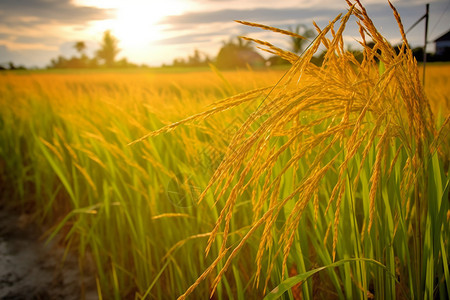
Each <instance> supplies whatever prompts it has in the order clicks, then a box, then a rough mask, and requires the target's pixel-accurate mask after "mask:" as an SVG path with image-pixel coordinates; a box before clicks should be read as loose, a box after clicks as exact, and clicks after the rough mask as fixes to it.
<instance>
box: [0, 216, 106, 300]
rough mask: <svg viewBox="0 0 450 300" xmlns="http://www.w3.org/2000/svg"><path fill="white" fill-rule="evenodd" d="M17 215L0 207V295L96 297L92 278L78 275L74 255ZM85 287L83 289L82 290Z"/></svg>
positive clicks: (9, 298) (6, 298)
mask: <svg viewBox="0 0 450 300" xmlns="http://www.w3.org/2000/svg"><path fill="white" fill-rule="evenodd" d="M28 219H29V218H28V217H27V215H18V214H15V213H11V212H8V211H5V210H4V209H1V208H0V299H1V300H19V299H20V300H22V299H30V300H38V299H65V300H66V299H67V300H72V299H73V300H79V299H87V300H93V299H98V297H97V293H96V287H95V279H94V278H92V277H91V278H89V277H88V278H84V279H83V278H81V276H80V272H79V268H78V261H77V258H76V256H75V255H71V254H69V255H67V257H66V259H65V260H64V262H63V256H64V249H63V248H62V247H60V246H57V245H56V244H55V243H48V244H46V243H45V240H42V239H41V238H40V237H41V236H42V232H41V231H40V230H39V229H38V228H37V227H36V226H33V225H31V224H30V222H28ZM82 290H84V292H82Z"/></svg>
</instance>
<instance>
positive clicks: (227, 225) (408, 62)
mask: <svg viewBox="0 0 450 300" xmlns="http://www.w3.org/2000/svg"><path fill="white" fill-rule="evenodd" d="M395 13H396V12H395V10H394V14H395ZM352 14H353V15H354V16H356V17H357V18H359V20H360V22H361V28H362V29H361V39H362V40H364V39H365V38H366V37H368V36H371V38H372V39H373V40H374V41H375V47H374V48H373V49H370V48H368V47H366V48H365V52H364V54H365V56H364V60H363V62H362V63H359V62H357V61H356V60H355V59H354V57H352V56H351V55H350V54H349V53H348V52H346V51H345V50H344V49H345V47H344V44H343V41H342V33H343V31H344V29H345V24H346V22H347V21H348V18H349V17H350V15H352ZM246 25H249V26H256V27H259V28H260V29H261V30H273V31H277V30H276V29H274V28H270V27H265V26H261V25H258V24H253V23H246ZM400 30H401V28H400ZM317 32H318V38H316V40H315V41H314V42H313V43H312V45H311V46H310V47H309V48H308V50H307V51H306V52H305V53H303V55H302V56H301V57H298V56H296V55H295V54H293V53H289V52H286V51H284V50H281V49H278V48H276V47H275V46H273V45H271V44H268V43H267V42H263V41H258V40H253V41H254V42H256V43H259V44H260V45H261V46H262V47H265V48H266V49H268V50H269V51H272V52H274V53H277V54H278V55H280V56H282V57H284V58H285V59H287V60H289V61H290V62H291V63H292V67H291V68H290V69H289V70H287V71H271V70H264V71H252V70H241V71H227V72H220V71H218V70H216V69H215V68H213V67H212V68H211V69H210V70H203V71H198V72H179V73H166V72H158V71H136V72H126V73H120V72H111V73H108V72H104V71H102V72H95V71H92V72H79V73H70V72H69V73H51V72H22V73H14V72H5V73H3V74H0V78H1V80H0V177H1V186H0V187H1V190H2V200H1V201H2V204H3V205H5V206H8V207H9V208H12V209H20V210H22V211H25V212H27V213H31V214H32V216H33V221H34V222H35V223H37V224H40V225H42V226H45V227H46V228H48V230H47V232H46V234H45V237H46V238H47V239H55V238H57V239H59V243H60V244H61V245H64V246H65V247H66V249H67V251H70V252H73V253H76V254H77V255H78V257H79V265H80V269H81V270H82V272H85V273H90V274H94V277H95V278H96V285H97V290H98V296H99V298H100V299H174V298H177V297H180V298H181V299H183V298H189V299H205V298H208V297H212V298H214V299H261V298H263V297H266V298H267V299H277V298H279V297H283V298H286V299H312V298H314V299H373V298H375V299H395V298H398V299H448V297H449V292H450V275H449V266H450V265H449V262H448V259H449V254H450V253H449V249H450V248H449V247H450V245H449V243H450V241H449V234H450V226H449V221H450V220H449V219H450V213H449V178H450V177H449V173H448V167H449V157H450V154H449V153H450V152H449V146H450V142H449V141H450V135H449V133H450V121H449V120H450V119H449V108H450V100H449V97H450V93H449V92H450V89H449V81H450V65H448V64H447V65H428V66H427V77H426V86H425V87H422V84H421V79H420V77H419V73H421V70H420V66H417V63H416V62H415V60H414V59H413V58H412V56H411V52H410V50H409V48H407V46H406V45H404V46H403V49H402V51H400V53H399V54H396V53H395V52H394V51H393V50H392V49H391V48H390V47H388V44H387V42H386V41H385V40H384V39H383V37H382V36H381V35H379V33H378V32H377V31H376V29H375V28H374V27H373V24H371V22H370V19H369V18H368V17H367V15H366V13H365V11H364V9H363V8H362V7H359V8H357V7H352V8H351V9H350V10H349V13H348V14H347V15H344V16H341V17H340V18H336V19H335V20H334V21H332V22H330V25H329V26H327V27H326V28H322V29H320V28H317ZM281 33H284V34H289V33H287V32H281ZM319 46H320V47H325V48H327V49H328V54H327V55H326V57H325V61H324V63H323V65H322V66H321V67H317V66H315V65H313V64H311V63H310V62H309V60H310V59H311V57H312V55H313V54H315V52H316V51H317V50H318V49H319ZM377 50H381V51H379V52H377Z"/></svg>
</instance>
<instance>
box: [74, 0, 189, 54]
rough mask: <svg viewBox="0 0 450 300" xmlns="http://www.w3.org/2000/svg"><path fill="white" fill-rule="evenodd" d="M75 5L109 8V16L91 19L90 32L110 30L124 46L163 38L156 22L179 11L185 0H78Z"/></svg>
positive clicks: (179, 12) (145, 43)
mask: <svg viewBox="0 0 450 300" xmlns="http://www.w3.org/2000/svg"><path fill="white" fill-rule="evenodd" d="M75 3H76V4H77V5H80V6H81V5H83V6H92V7H97V8H103V9H111V10H112V13H113V16H114V17H113V18H111V19H106V20H100V21H93V22H91V24H92V27H91V31H92V32H93V33H94V34H98V32H102V31H105V30H111V31H112V33H113V34H114V35H115V36H116V37H117V38H118V39H119V40H120V42H121V46H122V47H125V48H133V47H140V46H141V47H142V46H145V45H148V44H149V43H150V42H152V41H155V40H158V39H161V38H163V34H162V30H163V28H164V26H162V25H160V24H158V23H159V22H160V21H161V20H162V19H163V18H164V17H167V16H169V15H178V14H181V13H182V12H183V11H184V10H185V8H186V4H185V2H183V1H182V0H165V1H158V3H157V4H155V3H154V2H151V1H143V0H130V1H106V0H78V1H76V2H75Z"/></svg>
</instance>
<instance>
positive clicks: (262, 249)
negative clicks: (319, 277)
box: [130, 0, 449, 299]
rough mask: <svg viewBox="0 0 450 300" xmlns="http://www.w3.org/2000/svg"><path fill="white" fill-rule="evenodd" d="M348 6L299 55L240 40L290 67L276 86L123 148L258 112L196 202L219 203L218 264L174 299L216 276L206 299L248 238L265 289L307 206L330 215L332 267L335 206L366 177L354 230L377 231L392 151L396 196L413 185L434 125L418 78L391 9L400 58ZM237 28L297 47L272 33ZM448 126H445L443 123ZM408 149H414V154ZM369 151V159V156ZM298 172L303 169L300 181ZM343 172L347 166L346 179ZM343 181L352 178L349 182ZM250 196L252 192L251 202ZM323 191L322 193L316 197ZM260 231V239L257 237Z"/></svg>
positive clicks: (361, 12) (359, 10) (363, 14)
mask: <svg viewBox="0 0 450 300" xmlns="http://www.w3.org/2000/svg"><path fill="white" fill-rule="evenodd" d="M347 3H348V5H349V9H348V11H347V13H346V14H344V15H343V16H342V15H339V16H337V17H336V18H335V19H333V20H332V21H331V22H329V24H328V25H327V26H325V27H324V28H319V27H318V26H317V24H315V23H314V26H315V28H316V31H317V37H316V38H315V39H314V40H313V41H311V44H310V46H309V47H308V48H307V50H306V51H305V52H304V53H303V54H302V55H301V56H298V55H296V54H293V53H290V52H288V51H285V50H282V49H281V48H278V47H276V46H274V45H272V44H271V43H269V42H266V41H262V40H258V39H253V38H248V37H244V39H246V40H248V41H252V42H254V43H256V44H258V45H259V47H260V48H262V49H264V50H265V51H268V52H269V53H272V54H276V55H279V56H280V57H282V58H284V59H286V60H288V61H289V62H290V63H291V64H292V67H291V68H290V69H289V70H288V71H287V73H286V74H285V76H284V77H283V80H280V81H279V82H278V83H276V84H274V85H273V86H271V87H266V88H261V89H256V90H253V91H249V92H246V93H242V94H239V95H237V96H234V97H230V98H228V99H224V100H222V101H219V102H217V103H215V104H214V105H213V106H212V108H210V109H209V110H206V111H205V112H202V113H199V114H196V115H193V116H191V117H188V118H186V119H184V120H182V121H180V122H177V123H174V124H170V125H167V126H165V127H163V128H161V129H159V130H157V131H154V132H151V133H149V134H147V135H145V136H144V137H142V138H140V139H138V140H136V141H134V142H131V143H130V145H132V144H134V143H136V142H139V141H142V140H144V139H146V138H148V137H151V136H155V135H158V134H162V133H165V132H169V131H171V130H174V129H175V128H176V127H178V126H180V125H183V124H189V123H192V122H196V121H201V120H204V119H206V118H209V117H212V116H214V115H215V114H217V113H220V112H223V111H226V110H228V109H231V108H235V107H238V106H240V105H242V104H245V103H250V102H252V103H255V106H257V108H256V109H255V111H254V112H253V113H251V114H250V116H249V117H248V118H247V119H246V120H245V122H244V123H243V124H242V126H241V127H240V128H239V130H238V131H237V132H236V134H235V135H234V137H233V139H232V140H231V142H230V144H229V147H228V150H227V152H226V154H225V157H224V158H223V160H222V162H221V163H220V165H219V166H218V168H217V169H216V171H215V172H214V174H213V175H212V177H211V179H210V181H209V183H208V185H207V187H206V188H205V190H204V191H203V193H202V194H201V196H200V200H199V201H201V200H202V199H203V198H204V197H206V195H207V193H208V192H211V193H212V194H213V197H215V202H216V203H217V201H223V208H222V210H221V212H220V214H219V216H218V218H217V220H216V224H215V226H214V228H213V229H212V231H211V232H210V233H209V234H208V238H209V239H208V244H207V247H206V253H208V252H209V250H210V249H211V247H212V245H213V244H214V243H216V242H217V241H216V237H217V235H218V234H219V233H221V235H222V238H221V243H222V244H221V245H220V250H219V253H218V257H217V258H216V259H215V260H214V262H213V263H212V264H211V266H210V267H208V268H207V269H206V270H205V271H204V273H203V274H202V275H200V277H199V278H198V279H197V280H196V282H195V283H193V284H192V286H191V287H190V288H189V289H188V290H186V292H185V293H184V294H183V295H182V296H181V297H180V299H185V298H186V297H187V296H188V295H189V294H190V293H191V292H192V291H193V290H194V289H195V288H196V287H197V286H198V285H199V284H200V283H201V281H203V280H205V279H206V278H207V277H208V276H210V275H211V274H212V273H213V271H214V270H215V272H216V273H217V274H216V276H215V278H214V280H213V282H212V286H211V288H212V290H211V295H212V294H213V293H214V292H215V289H216V288H217V286H218V284H219V282H220V280H221V279H222V277H223V276H224V274H225V272H226V271H227V269H228V267H229V266H230V264H231V262H232V261H233V259H234V258H235V257H236V255H237V254H238V253H239V251H240V250H241V249H242V248H243V247H244V245H245V244H246V243H247V242H248V241H249V239H250V238H251V237H252V236H254V235H258V237H259V246H258V251H257V255H256V257H255V261H256V274H255V285H256V286H258V283H259V280H260V278H261V277H262V276H261V275H262V270H263V265H264V264H263V260H264V257H266V256H268V255H270V254H271V253H275V255H274V256H272V257H270V258H269V259H268V262H267V274H266V279H265V288H266V287H267V284H268V282H269V278H270V277H271V273H272V270H273V269H274V264H275V259H277V257H278V256H281V257H280V259H282V274H284V273H285V270H286V269H287V263H288V260H289V255H290V252H291V248H292V245H293V243H294V241H295V239H296V233H297V232H298V230H299V225H300V224H301V223H300V221H301V220H302V216H303V214H304V212H305V210H306V208H307V206H308V205H309V204H310V203H311V204H312V207H313V211H314V213H313V214H314V216H313V218H314V220H317V219H318V218H320V216H319V213H318V211H319V206H320V205H321V204H322V203H323V204H324V205H325V207H326V209H325V214H327V212H328V211H329V210H333V211H334V218H333V222H332V224H329V225H328V228H327V231H326V234H325V237H324V244H325V245H328V243H327V240H328V237H329V236H330V235H332V236H333V238H332V244H331V247H332V258H333V260H335V259H336V257H338V256H339V253H338V244H339V239H338V237H339V230H340V229H339V228H340V226H339V223H340V218H341V204H342V203H343V199H345V197H346V192H348V191H347V190H346V189H348V188H350V189H351V188H353V189H355V190H357V189H358V188H359V184H360V178H359V177H360V174H361V171H362V170H363V169H364V170H368V173H369V174H365V176H366V177H367V176H369V177H370V181H369V185H370V186H369V195H368V198H369V202H370V203H369V211H368V217H367V218H366V220H365V221H364V222H363V224H362V230H361V237H362V239H364V237H365V235H366V232H370V231H371V230H372V228H373V225H374V224H375V222H376V213H377V202H378V199H379V197H380V196H379V192H378V190H379V187H380V185H381V184H382V182H383V178H384V176H385V175H386V176H388V174H390V173H391V170H392V168H393V166H394V165H395V161H396V160H397V157H398V153H399V151H400V150H399V149H400V148H402V149H405V150H406V151H405V152H407V153H409V154H410V157H408V158H407V159H406V165H405V166H404V174H405V177H404V178H403V181H402V182H401V189H402V191H407V190H409V188H410V186H411V184H414V181H415V180H416V178H417V176H418V175H417V174H418V172H419V171H420V165H421V163H422V161H421V160H422V159H423V157H424V156H423V152H424V151H425V150H424V149H427V148H426V147H427V145H430V144H431V141H432V140H433V138H434V136H435V135H436V133H435V132H434V131H433V130H434V129H433V128H432V127H433V126H432V124H433V116H432V114H431V110H430V109H429V103H428V101H427V99H426V97H425V96H424V94H423V89H422V87H421V84H420V81H419V79H418V72H417V63H416V62H415V61H414V58H413V56H412V54H411V51H410V50H409V48H408V46H407V44H406V36H405V34H404V30H403V27H402V24H401V19H400V16H399V15H398V12H397V11H396V9H395V8H394V7H393V6H392V4H391V3H390V2H389V5H390V6H391V7H392V10H393V13H394V16H395V18H396V20H397V22H398V24H399V30H400V32H401V34H402V37H403V39H404V46H402V51H400V52H399V53H396V52H395V51H394V50H393V48H392V47H391V45H390V44H389V43H388V41H386V39H385V38H384V37H383V36H382V35H381V34H380V33H379V32H378V30H377V29H376V28H375V26H374V24H373V22H372V20H371V19H370V18H369V16H368V14H367V11H366V9H365V8H364V6H363V5H362V4H361V2H360V1H359V0H356V3H354V4H353V3H351V2H350V1H349V0H347ZM352 15H353V16H355V17H356V18H357V24H358V26H359V33H360V35H361V41H360V43H361V45H362V46H363V47H364V53H363V60H362V62H358V61H357V60H356V58H355V57H354V56H353V55H352V54H350V53H348V52H347V51H346V50H345V48H344V47H345V45H344V38H343V37H344V32H345V29H346V25H347V23H348V22H349V21H350V17H351V16H352ZM236 22H238V23H240V24H243V25H246V26H252V27H256V28H260V29H263V30H269V31H272V32H276V33H280V34H283V35H287V36H292V37H296V38H304V37H303V36H300V35H298V34H295V33H292V32H289V31H287V30H283V29H278V28H275V27H271V26H266V25H261V24H257V23H251V22H245V21H236ZM367 36H369V37H370V38H371V39H372V40H373V41H374V43H375V46H374V47H373V49H372V48H370V47H369V46H368V45H367V43H366V38H367ZM320 47H325V49H326V51H327V53H326V54H325V56H324V60H323V63H322V65H321V66H316V65H314V64H312V63H311V60H312V58H313V56H314V55H315V54H316V53H317V52H318V50H319V48H320ZM377 61H381V62H382V63H383V64H384V68H383V69H380V68H378V65H377ZM448 123H449V121H448V119H447V120H446V122H445V124H447V125H448ZM439 136H441V132H440V133H439V135H438V138H436V139H435V142H434V143H433V145H434V146H433V147H434V148H435V149H438V148H439V145H438V144H439V141H440V140H442V138H439ZM430 138H431V139H430ZM394 139H399V140H400V141H401V143H400V145H399V146H398V147H397V148H396V149H393V150H394V152H395V153H396V155H395V158H394V160H393V161H392V162H391V163H390V164H389V162H388V161H387V159H388V155H389V153H388V151H387V150H386V149H387V148H388V147H387V146H388V145H391V144H394V143H392V141H393V140H394ZM397 144H398V143H397ZM414 149H419V150H420V151H418V154H416V152H415V151H413V150H414ZM374 152H375V153H376V154H375V155H372V154H373V153H374ZM369 153H372V154H370V155H369ZM357 154H358V155H357ZM356 156H358V157H357V159H356ZM383 159H384V160H385V163H384V164H383V163H382V162H383ZM301 163H303V164H304V167H303V170H302V173H301V174H300V172H299V165H300V164H301ZM349 166H353V167H352V168H353V171H352V172H350V170H349V168H350V167H349ZM330 173H332V174H334V175H333V176H334V177H333V178H336V179H335V180H334V181H333V183H332V184H328V185H325V184H324V178H326V176H327V174H330ZM350 173H351V174H352V178H348V177H347V176H349V174H350ZM292 174H295V175H292ZM288 176H295V180H292V181H289V182H291V186H287V187H286V186H285V187H284V190H283V187H282V185H283V182H284V179H285V178H286V177H288ZM405 178H407V179H405ZM405 180H406V181H405ZM349 182H350V183H351V182H353V186H352V185H351V184H347V183H349ZM256 188H258V189H259V190H260V193H259V194H257V192H256V191H255V189H256ZM325 188H326V189H329V190H327V193H322V190H323V189H325ZM244 192H248V195H251V196H250V198H251V199H248V200H249V201H251V203H252V212H253V218H252V223H251V224H250V226H249V228H250V229H249V230H248V232H247V233H246V234H245V235H244V236H243V237H242V238H240V240H239V241H238V242H237V244H236V245H235V246H230V245H229V240H228V237H229V235H230V227H231V224H232V223H231V221H232V219H233V217H234V210H235V207H236V205H237V203H238V202H239V201H240V200H241V197H242V195H244ZM325 195H327V198H326V197H325ZM258 196H259V197H258ZM288 203H289V206H290V210H289V211H288V212H286V211H284V208H285V207H286V206H287V205H288ZM405 205H408V204H405ZM281 212H284V213H285V214H286V217H285V219H284V223H283V225H282V227H281V228H277V231H278V235H277V236H276V237H274V235H273V228H274V226H275V223H276V221H277V220H278V219H279V216H280V214H281ZM259 228H261V231H258V229H259ZM257 232H260V233H258V234H257ZM223 260H224V262H223ZM218 266H222V267H220V268H218ZM217 268H218V269H217Z"/></svg>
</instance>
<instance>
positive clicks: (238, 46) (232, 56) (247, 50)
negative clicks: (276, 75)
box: [216, 39, 265, 68]
mask: <svg viewBox="0 0 450 300" xmlns="http://www.w3.org/2000/svg"><path fill="white" fill-rule="evenodd" d="M216 64H217V67H219V68H242V67H245V66H246V65H250V66H252V67H260V66H264V64H265V59H264V58H263V57H262V56H261V55H260V54H258V53H257V52H256V51H255V50H254V49H253V46H252V44H251V42H250V41H245V42H244V41H243V40H242V39H237V42H235V41H234V40H233V39H231V40H229V41H228V42H224V44H223V46H222V48H220V50H219V53H218V54H217V59H216Z"/></svg>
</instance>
